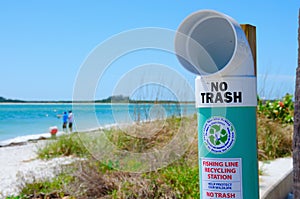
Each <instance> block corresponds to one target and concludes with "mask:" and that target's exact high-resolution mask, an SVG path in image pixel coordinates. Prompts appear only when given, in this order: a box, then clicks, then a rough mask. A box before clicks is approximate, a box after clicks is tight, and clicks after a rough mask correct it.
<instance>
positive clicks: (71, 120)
mask: <svg viewBox="0 0 300 199" xmlns="http://www.w3.org/2000/svg"><path fill="white" fill-rule="evenodd" d="M73 120H74V118H73V113H72V111H69V115H68V122H69V131H70V133H72V131H73Z"/></svg>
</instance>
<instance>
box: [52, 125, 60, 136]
mask: <svg viewBox="0 0 300 199" xmlns="http://www.w3.org/2000/svg"><path fill="white" fill-rule="evenodd" d="M57 131H58V129H57V127H56V126H54V127H50V133H51V135H55V134H56V133H57Z"/></svg>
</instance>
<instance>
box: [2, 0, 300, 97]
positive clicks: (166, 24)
mask: <svg viewBox="0 0 300 199" xmlns="http://www.w3.org/2000/svg"><path fill="white" fill-rule="evenodd" d="M299 8H300V1H298V0H288V1H286V0H276V1H274V0H272V1H271V0H264V1H261V0H252V1H243V0H241V1H233V0H231V1H230V0H224V1H220V0H190V1H182V0H172V1H171V0H164V1H162V0H151V1H146V0H143V1H142V0H131V1H129V0H128V1H125V0H118V1H117V0H110V1H96V0H94V1H75V0H72V1H70V0H66V1H58V0H54V1H37V0H36V1H32V0H28V1H14V0H12V1H5V0H2V1H0V27H1V29H0V30H1V31H0V69H1V73H0V85H1V86H0V96H3V97H6V98H13V99H23V100H71V99H72V96H73V90H74V85H75V82H76V78H77V77H78V74H79V72H80V68H81V67H82V65H83V63H84V61H85V60H86V59H87V58H88V56H89V55H90V54H91V52H92V51H93V50H94V49H95V48H96V47H97V46H99V45H101V43H103V42H104V41H107V40H108V39H109V38H111V37H113V36H114V35H118V34H120V33H122V32H124V31H129V30H132V29H136V28H145V27H159V28H166V29H171V30H176V29H177V28H178V26H179V24H180V23H181V22H182V20H184V19H185V18H186V17H187V16H188V15H189V14H191V13H193V12H195V11H198V10H203V9H212V10H216V11H219V12H222V13H224V14H227V15H229V16H231V17H232V18H234V19H235V20H236V21H238V22H239V23H240V24H245V23H248V24H252V25H254V26H256V29H257V70H258V94H259V95H260V96H261V97H266V98H281V97H283V96H284V95H285V94H286V93H291V94H293V93H294V87H295V82H294V81H295V71H296V67H297V48H298V43H297V29H298V13H299ZM120 45H122V44H120ZM108 50H109V49H108ZM133 54H134V55H131V54H128V56H127V57H126V56H123V57H122V58H121V59H118V60H116V61H114V63H113V64H112V65H111V66H110V67H109V68H108V69H107V70H106V72H105V75H103V76H102V77H101V78H100V79H99V80H98V83H99V85H98V87H97V90H95V93H94V96H95V98H97V99H102V98H106V97H108V96H110V95H111V94H113V93H114V91H113V90H114V88H115V87H116V85H117V84H118V83H117V82H118V80H120V78H122V77H124V74H126V73H128V71H131V70H133V69H134V68H135V67H136V66H138V65H143V64H149V63H157V64H163V65H167V66H168V67H170V68H171V69H172V70H175V71H177V72H178V73H179V74H182V76H183V77H184V78H185V79H186V80H187V81H188V82H189V83H190V84H193V82H194V75H192V74H190V73H189V72H186V71H185V70H184V69H182V67H181V66H180V64H179V63H178V62H177V60H176V59H174V55H172V54H168V53H165V52H160V51H153V52H151V51H150V50H144V51H141V52H136V53H133ZM171 92H172V91H171Z"/></svg>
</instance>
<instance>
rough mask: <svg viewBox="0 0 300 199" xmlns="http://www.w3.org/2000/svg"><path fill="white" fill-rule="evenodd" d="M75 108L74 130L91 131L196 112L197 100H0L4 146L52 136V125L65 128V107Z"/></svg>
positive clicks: (0, 120) (1, 143)
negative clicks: (17, 101) (44, 101)
mask: <svg viewBox="0 0 300 199" xmlns="http://www.w3.org/2000/svg"><path fill="white" fill-rule="evenodd" d="M69 110H72V112H73V115H74V127H73V131H80V132H82V131H90V130H94V129H98V128H107V127H110V126H115V125H121V124H132V123H134V122H136V121H141V122H142V121H151V120H155V119H165V118H167V117H171V116H184V115H192V114H194V113H196V109H195V105H194V104H175V103H170V104H168V103H166V104H97V103H96V104H82V103H79V104H63V103H32V104H28V103H20V104H16V103H11V104H6V103H4V104H0V146H3V145H7V144H10V143H12V142H14V143H15V142H24V141H27V140H29V139H37V138H39V137H41V136H43V137H49V136H50V133H49V128H50V127H53V126H56V127H57V128H58V130H59V132H62V118H61V117H59V116H60V115H62V114H63V112H64V111H67V112H68V111H69Z"/></svg>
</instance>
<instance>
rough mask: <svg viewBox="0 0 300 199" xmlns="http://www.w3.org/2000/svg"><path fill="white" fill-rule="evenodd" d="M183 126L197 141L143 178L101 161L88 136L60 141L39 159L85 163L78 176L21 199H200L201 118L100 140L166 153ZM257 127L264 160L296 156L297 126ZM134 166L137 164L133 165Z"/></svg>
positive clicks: (139, 127)
mask: <svg viewBox="0 0 300 199" xmlns="http://www.w3.org/2000/svg"><path fill="white" fill-rule="evenodd" d="M158 127H159V128H158ZM180 127H184V131H186V132H194V134H193V133H191V134H193V135H194V136H195V137H194V138H195V139H194V140H193V142H191V143H190V145H189V147H188V149H187V150H186V151H185V153H184V154H183V155H181V156H180V158H178V159H176V160H174V161H173V162H172V163H170V164H169V165H167V166H165V167H162V168H160V169H157V170H153V171H148V172H140V173H139V172H126V171H121V170H120V165H122V162H121V160H115V159H109V158H107V159H106V160H105V161H102V162H99V161H98V160H97V158H95V157H94V156H93V155H91V154H90V152H91V150H88V149H87V148H86V145H84V144H83V143H82V141H83V140H85V139H91V140H90V141H91V142H93V143H94V142H96V139H95V137H94V136H89V133H82V134H81V133H74V134H70V135H65V136H61V137H58V138H57V140H55V141H51V142H49V144H47V145H46V146H45V147H44V148H42V149H40V150H39V151H38V154H39V157H40V158H43V159H49V158H53V157H58V156H74V157H82V158H84V159H85V160H84V161H80V162H78V163H77V164H73V165H72V171H73V172H71V173H69V174H68V175H65V176H62V177H58V178H55V179H54V180H53V181H47V182H34V183H32V184H26V187H24V188H23V191H22V193H21V196H23V198H26V197H27V196H29V194H30V193H31V194H32V193H36V194H40V193H44V194H48V195H49V194H53V193H59V194H60V195H69V196H72V197H74V198H116V199H117V198H199V171H198V169H199V168H198V148H197V146H198V141H197V117H196V115H194V116H191V117H182V118H178V117H172V118H168V119H166V120H165V121H163V122H162V121H152V122H146V123H139V124H136V125H133V126H128V127H126V128H122V129H118V128H111V129H107V130H104V131H101V135H102V136H103V135H105V137H106V138H107V139H109V140H110V141H111V142H112V143H114V144H115V145H116V146H117V147H118V148H120V149H122V150H127V151H131V152H135V153H138V152H147V151H150V150H153V149H156V150H159V149H163V147H164V146H165V144H166V143H168V142H169V141H170V139H172V138H173V137H174V135H176V132H178V129H179V128H180ZM257 127H258V132H257V133H258V135H257V136H258V150H259V160H272V159H275V158H279V157H285V156H290V155H291V151H292V145H291V142H292V132H293V130H292V129H293V126H292V124H283V123H281V122H278V121H276V120H273V119H270V118H268V117H267V116H265V115H263V114H258V118H257ZM145 131H147V132H152V134H151V136H147V135H144V134H143V133H144V132H145ZM128 133H130V135H128ZM93 135H95V134H93ZM85 141H86V140H85ZM127 163H128V162H127ZM135 164H136V163H132V166H136V165H135ZM69 179H72V180H70V181H68V180H69ZM66 181H68V183H65V182H66ZM44 185H47V189H45V186H44ZM61 185H63V186H61Z"/></svg>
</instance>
